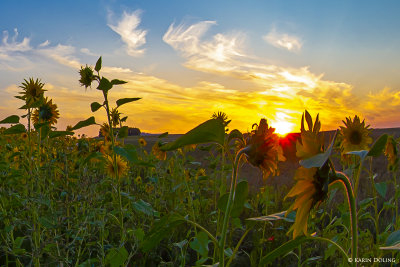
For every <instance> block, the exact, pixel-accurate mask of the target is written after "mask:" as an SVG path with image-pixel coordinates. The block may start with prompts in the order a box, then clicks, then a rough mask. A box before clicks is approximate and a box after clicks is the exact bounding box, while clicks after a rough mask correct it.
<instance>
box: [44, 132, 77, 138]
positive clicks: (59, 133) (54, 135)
mask: <svg viewBox="0 0 400 267" xmlns="http://www.w3.org/2000/svg"><path fill="white" fill-rule="evenodd" d="M66 135H74V132H70V131H51V132H50V133H49V137H50V138H56V137H60V136H66Z"/></svg>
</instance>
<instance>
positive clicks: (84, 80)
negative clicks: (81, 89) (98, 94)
mask: <svg viewBox="0 0 400 267" xmlns="http://www.w3.org/2000/svg"><path fill="white" fill-rule="evenodd" d="M79 74H80V76H81V78H80V80H79V83H80V84H81V86H85V89H87V88H88V87H89V86H91V85H92V82H93V81H94V80H96V76H95V75H94V73H93V69H92V68H91V67H89V66H88V65H86V67H81V69H80V70H79Z"/></svg>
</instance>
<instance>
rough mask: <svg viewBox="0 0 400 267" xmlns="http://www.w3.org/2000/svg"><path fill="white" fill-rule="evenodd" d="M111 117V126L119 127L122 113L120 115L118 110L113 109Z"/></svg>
mask: <svg viewBox="0 0 400 267" xmlns="http://www.w3.org/2000/svg"><path fill="white" fill-rule="evenodd" d="M110 116H111V124H112V126H113V127H117V126H118V124H119V122H120V120H121V119H120V117H121V113H119V111H118V109H117V108H113V109H111V112H110Z"/></svg>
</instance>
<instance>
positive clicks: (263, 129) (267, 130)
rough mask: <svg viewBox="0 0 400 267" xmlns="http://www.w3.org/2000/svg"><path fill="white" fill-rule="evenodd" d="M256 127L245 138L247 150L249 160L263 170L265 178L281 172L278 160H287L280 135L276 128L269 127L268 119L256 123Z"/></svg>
mask: <svg viewBox="0 0 400 267" xmlns="http://www.w3.org/2000/svg"><path fill="white" fill-rule="evenodd" d="M254 126H255V129H254V130H253V131H252V132H251V133H249V135H248V136H247V138H246V139H245V144H244V145H245V147H247V148H248V149H247V151H246V152H245V155H246V158H247V161H248V162H249V163H250V164H252V165H253V166H255V167H259V168H260V169H261V170H262V172H263V178H264V179H266V178H268V177H269V176H270V175H277V174H278V173H279V169H278V161H285V160H286V158H285V157H284V156H283V150H282V147H281V146H280V145H279V137H278V135H277V134H275V133H274V131H275V129H274V128H272V127H268V123H267V120H266V119H261V120H260V124H259V125H257V124H254V125H253V127H254Z"/></svg>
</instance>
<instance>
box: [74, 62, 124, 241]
mask: <svg viewBox="0 0 400 267" xmlns="http://www.w3.org/2000/svg"><path fill="white" fill-rule="evenodd" d="M101 65H102V59H101V57H100V58H99V59H98V60H97V62H96V66H95V68H94V70H93V69H92V68H91V67H89V66H87V65H86V67H81V69H80V71H79V74H80V76H81V79H80V80H79V82H80V84H81V86H85V89H86V88H87V87H91V85H92V82H93V81H97V83H98V86H97V89H98V90H100V91H102V93H103V98H104V102H103V104H102V105H101V104H99V103H97V102H94V103H92V104H91V109H92V111H93V112H94V111H96V110H98V109H99V108H100V107H104V109H105V111H106V114H107V121H108V127H109V137H110V139H111V148H112V149H111V150H112V151H111V158H112V168H111V169H112V174H113V176H114V178H115V180H116V181H117V195H118V196H117V197H118V202H119V210H120V226H121V238H123V237H124V235H123V229H124V221H123V219H124V218H123V209H122V199H121V184H120V179H119V178H120V175H121V171H122V168H121V164H119V161H118V160H120V159H118V158H117V154H116V153H115V143H116V141H115V136H114V129H113V120H112V114H111V109H110V105H109V100H108V91H109V90H111V88H112V87H113V86H114V85H118V84H125V83H126V82H125V81H121V80H116V79H114V80H112V81H109V80H108V79H107V78H105V77H102V76H100V69H101ZM94 71H96V72H97V75H95V74H94Z"/></svg>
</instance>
